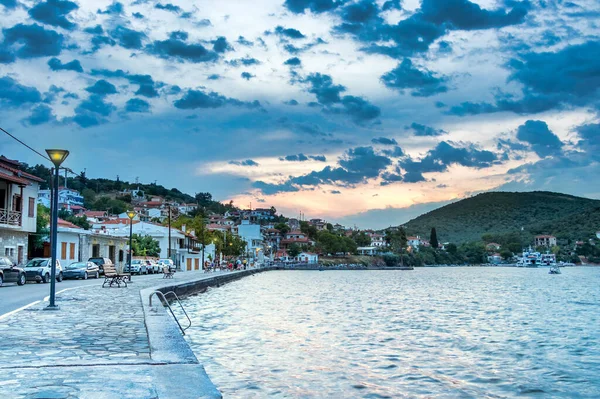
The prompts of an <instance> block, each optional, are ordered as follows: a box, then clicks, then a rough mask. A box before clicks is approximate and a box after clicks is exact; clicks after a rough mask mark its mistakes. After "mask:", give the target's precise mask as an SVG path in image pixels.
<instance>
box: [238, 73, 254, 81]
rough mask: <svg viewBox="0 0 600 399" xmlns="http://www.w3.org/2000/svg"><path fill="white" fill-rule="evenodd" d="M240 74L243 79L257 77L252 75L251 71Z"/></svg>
mask: <svg viewBox="0 0 600 399" xmlns="http://www.w3.org/2000/svg"><path fill="white" fill-rule="evenodd" d="M240 76H241V77H242V79H246V80H250V79H252V78H254V77H255V75H252V74H251V73H250V72H242V73H241V75H240Z"/></svg>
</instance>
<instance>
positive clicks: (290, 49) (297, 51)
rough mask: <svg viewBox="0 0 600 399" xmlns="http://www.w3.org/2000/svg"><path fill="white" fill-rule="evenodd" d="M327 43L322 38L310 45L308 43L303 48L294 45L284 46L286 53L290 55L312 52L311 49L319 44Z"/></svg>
mask: <svg viewBox="0 0 600 399" xmlns="http://www.w3.org/2000/svg"><path fill="white" fill-rule="evenodd" d="M326 43H327V42H326V41H325V40H323V39H321V38H317V39H315V40H314V41H312V42H310V43H306V44H305V45H303V46H302V47H296V46H294V45H293V44H290V43H288V44H286V45H284V46H283V49H284V50H285V51H287V52H288V53H290V54H294V55H296V54H300V53H303V52H304V51H307V50H310V49H311V48H313V47H315V46H317V45H319V44H326Z"/></svg>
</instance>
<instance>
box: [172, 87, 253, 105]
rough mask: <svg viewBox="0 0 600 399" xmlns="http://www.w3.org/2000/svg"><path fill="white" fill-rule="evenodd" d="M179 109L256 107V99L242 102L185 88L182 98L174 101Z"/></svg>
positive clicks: (217, 94) (212, 93)
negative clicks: (232, 106) (226, 106)
mask: <svg viewBox="0 0 600 399" xmlns="http://www.w3.org/2000/svg"><path fill="white" fill-rule="evenodd" d="M173 104H174V105H175V107H176V108H179V109H198V108H220V107H224V106H225V105H234V106H238V107H240V106H246V107H249V108H258V107H260V103H259V102H258V101H253V102H244V101H240V100H236V99H235V98H228V97H225V96H222V95H221V94H219V93H215V92H208V93H206V92H204V91H201V90H187V91H186V93H185V94H184V96H183V97H182V98H180V99H179V100H176V101H175V102H174V103H173Z"/></svg>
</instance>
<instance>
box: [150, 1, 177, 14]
mask: <svg viewBox="0 0 600 399" xmlns="http://www.w3.org/2000/svg"><path fill="white" fill-rule="evenodd" d="M154 8H157V9H159V10H164V11H169V12H173V13H175V14H179V13H180V12H181V11H183V10H182V9H181V7H179V6H176V5H174V4H171V3H166V4H162V3H157V4H156V5H155V6H154Z"/></svg>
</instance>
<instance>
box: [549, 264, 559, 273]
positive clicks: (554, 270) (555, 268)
mask: <svg viewBox="0 0 600 399" xmlns="http://www.w3.org/2000/svg"><path fill="white" fill-rule="evenodd" d="M548 274H561V271H560V267H558V265H554V266H550V271H549V272H548Z"/></svg>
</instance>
